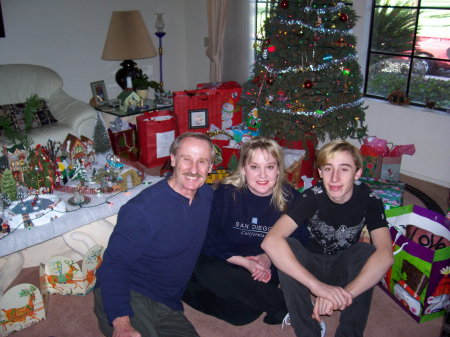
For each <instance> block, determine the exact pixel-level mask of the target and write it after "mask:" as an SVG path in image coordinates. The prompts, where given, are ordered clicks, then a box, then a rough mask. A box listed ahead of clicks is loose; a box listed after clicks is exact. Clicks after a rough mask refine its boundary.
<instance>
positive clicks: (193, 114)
mask: <svg viewBox="0 0 450 337" xmlns="http://www.w3.org/2000/svg"><path fill="white" fill-rule="evenodd" d="M188 114H189V129H204V128H207V127H208V109H196V110H189V111H188Z"/></svg>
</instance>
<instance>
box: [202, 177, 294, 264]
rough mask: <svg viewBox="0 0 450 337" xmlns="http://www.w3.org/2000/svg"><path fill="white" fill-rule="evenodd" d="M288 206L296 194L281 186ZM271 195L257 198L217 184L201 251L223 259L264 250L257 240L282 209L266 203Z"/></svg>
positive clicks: (263, 234)
mask: <svg viewBox="0 0 450 337" xmlns="http://www.w3.org/2000/svg"><path fill="white" fill-rule="evenodd" d="M285 189H286V190H287V191H288V194H289V202H288V205H289V204H291V203H292V202H293V201H294V200H295V199H296V198H297V197H298V196H299V193H298V192H297V191H296V190H294V189H293V188H292V187H291V186H290V185H285ZM271 198H272V195H269V196H266V197H259V196H257V195H255V194H253V193H252V192H251V191H250V190H249V189H247V188H245V189H243V190H238V189H237V188H236V187H234V186H233V185H219V187H218V189H217V190H216V191H214V201H213V205H212V208H211V217H210V220H209V228H208V234H207V237H206V240H205V245H204V246H203V250H202V254H205V255H208V256H212V257H215V258H218V259H221V260H226V259H228V258H230V257H232V256H252V255H259V254H262V253H264V252H263V250H262V249H261V242H262V240H263V239H264V237H265V236H266V234H267V232H268V231H269V230H270V229H271V228H272V226H273V225H274V224H275V222H276V221H277V220H278V218H279V217H280V216H281V214H282V212H280V211H279V210H277V209H275V207H274V206H273V205H271V204H270V200H271Z"/></svg>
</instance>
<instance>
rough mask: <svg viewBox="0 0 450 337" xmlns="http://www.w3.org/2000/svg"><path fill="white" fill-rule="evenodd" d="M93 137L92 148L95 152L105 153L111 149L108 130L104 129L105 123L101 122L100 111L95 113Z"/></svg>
mask: <svg viewBox="0 0 450 337" xmlns="http://www.w3.org/2000/svg"><path fill="white" fill-rule="evenodd" d="M93 139H94V149H95V152H96V153H105V152H107V151H109V150H111V144H110V142H109V136H108V132H107V131H106V128H105V124H104V123H103V120H102V119H101V117H100V113H97V120H96V122H95V129H94V135H93Z"/></svg>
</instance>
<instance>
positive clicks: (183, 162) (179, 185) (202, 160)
mask: <svg viewBox="0 0 450 337" xmlns="http://www.w3.org/2000/svg"><path fill="white" fill-rule="evenodd" d="M170 161H171V164H172V167H173V175H172V177H171V178H170V179H169V184H170V186H171V187H172V188H173V189H174V190H175V191H176V192H178V193H180V194H181V195H184V196H185V197H186V198H189V199H191V200H192V198H193V197H194V195H195V192H196V191H197V189H198V188H199V187H200V186H202V185H203V184H204V183H205V180H206V177H207V176H208V173H209V172H211V167H212V163H211V148H210V146H209V144H208V142H206V141H205V140H201V139H197V138H192V137H188V138H185V139H183V140H182V141H181V143H180V147H179V148H178V151H177V154H176V155H175V156H174V155H170Z"/></svg>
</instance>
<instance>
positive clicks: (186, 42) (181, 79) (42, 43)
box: [0, 0, 450, 187]
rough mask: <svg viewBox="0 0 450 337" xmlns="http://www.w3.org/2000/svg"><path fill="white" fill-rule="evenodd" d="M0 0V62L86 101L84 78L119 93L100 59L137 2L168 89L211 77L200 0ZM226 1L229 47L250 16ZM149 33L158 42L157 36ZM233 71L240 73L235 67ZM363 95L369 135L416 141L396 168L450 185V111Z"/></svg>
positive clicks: (364, 32) (147, 67)
mask: <svg viewBox="0 0 450 337" xmlns="http://www.w3.org/2000/svg"><path fill="white" fill-rule="evenodd" d="M0 1H1V3H2V9H3V19H4V24H5V30H6V37H5V38H0V64H5V63H33V64H40V65H44V66H48V67H50V68H52V69H54V70H55V71H57V72H58V73H59V74H60V75H61V76H62V78H63V80H64V87H65V90H66V91H67V92H68V93H70V94H71V95H72V96H74V97H76V98H79V99H81V100H83V101H85V102H87V101H89V99H90V97H91V91H90V86H89V83H90V82H93V81H98V80H105V82H106V85H107V91H108V95H109V97H116V96H117V95H118V93H119V87H118V86H117V85H116V83H115V81H114V74H115V72H116V71H117V69H118V68H119V63H120V62H116V61H105V60H102V59H101V53H102V50H103V44H104V41H105V37H106V32H107V30H108V26H109V20H110V17H111V12H112V11H113V10H127V9H139V10H141V12H142V15H143V17H144V20H145V22H146V23H147V27H148V29H149V31H150V33H151V34H152V35H153V33H154V31H155V29H154V24H155V19H156V16H155V15H154V13H156V12H163V13H165V15H164V19H165V22H166V32H167V35H166V36H165V37H164V39H163V45H164V72H163V73H164V86H165V88H166V89H168V90H172V91H173V90H184V89H191V88H194V87H195V85H196V83H200V82H207V81H208V80H209V60H208V58H207V56H206V55H205V47H204V45H203V41H204V38H205V37H206V36H207V35H208V27H207V17H206V0H171V1H165V0H129V1H121V0H95V1H88V0H78V1H69V0H59V1H53V0H39V1H35V0H20V1H19V0H0ZM241 1H242V0H241ZM370 4H371V0H363V1H354V7H355V10H356V11H357V13H358V15H359V16H360V19H359V21H358V25H357V26H356V27H355V34H356V36H357V37H358V55H359V59H360V62H361V65H362V66H363V67H364V64H365V60H366V55H367V44H368V34H369V29H370V26H369V24H370V22H369V21H370V14H369V13H370ZM232 7H234V8H236V11H237V13H233V15H234V16H233V17H232V18H233V22H234V24H235V27H234V28H233V30H231V33H230V34H231V35H228V36H227V37H226V41H227V42H228V43H229V45H228V46H226V48H225V49H226V50H227V52H228V53H229V52H230V51H233V50H236V49H238V50H239V51H241V49H242V48H240V47H239V46H240V44H237V41H238V40H242V38H246V37H247V36H249V34H248V33H247V32H244V33H243V32H241V31H239V29H238V26H239V27H245V19H247V18H248V17H249V16H248V15H247V14H245V17H242V15H244V14H243V13H246V12H244V11H242V10H241V9H240V7H239V6H232ZM239 14H241V15H240V16H239ZM236 23H238V24H239V25H236ZM153 41H154V43H155V45H157V39H156V37H155V38H154V40H153ZM241 45H242V44H241ZM236 46H238V47H236ZM241 54H243V55H244V56H243V57H245V53H242V51H241ZM231 61H232V62H231V63H230V62H229V63H227V64H226V69H227V74H226V79H227V80H232V79H233V78H235V79H236V80H238V81H240V82H242V79H246V78H247V74H245V75H242V69H245V68H246V67H245V66H243V63H245V62H244V61H242V60H240V59H239V58H236V59H233V60H231ZM233 62H234V63H235V64H233ZM137 63H138V64H139V66H141V67H142V68H143V69H144V71H145V72H146V73H147V74H148V75H149V76H150V78H151V79H154V80H159V60H158V58H157V57H155V58H152V59H145V60H137ZM233 71H236V72H238V73H236V74H233ZM0 80H5V79H0ZM6 80H7V79H6ZM366 103H367V105H368V110H367V113H366V122H367V124H368V126H369V134H370V135H376V136H378V137H382V138H385V139H388V140H389V141H391V142H393V143H395V144H415V146H416V153H415V154H414V156H404V158H403V162H402V171H401V172H402V173H403V174H406V175H408V176H412V177H415V178H419V179H422V180H425V181H429V182H433V183H436V184H439V185H443V186H446V187H450V169H449V168H450V148H449V146H448V144H450V132H448V130H450V114H448V113H440V112H433V111H431V110H427V111H425V109H422V108H415V107H409V106H408V107H403V106H402V107H401V106H395V105H392V104H389V103H387V102H385V101H379V100H373V99H367V100H366Z"/></svg>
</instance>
